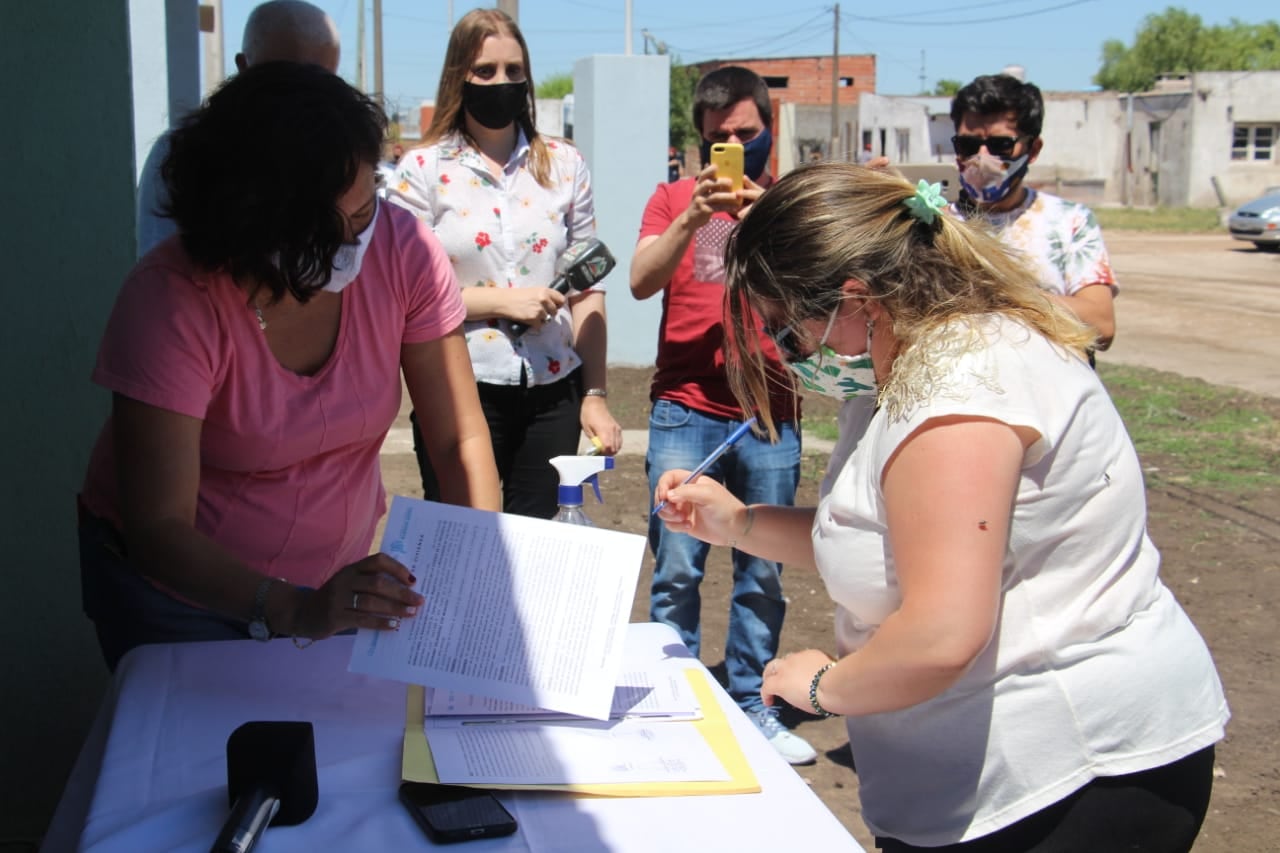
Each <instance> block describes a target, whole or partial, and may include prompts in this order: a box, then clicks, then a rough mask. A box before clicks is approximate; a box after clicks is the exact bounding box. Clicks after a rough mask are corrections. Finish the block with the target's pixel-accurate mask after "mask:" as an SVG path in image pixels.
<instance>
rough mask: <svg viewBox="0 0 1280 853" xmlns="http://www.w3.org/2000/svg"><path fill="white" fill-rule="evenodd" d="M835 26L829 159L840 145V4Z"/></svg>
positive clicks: (832, 51) (832, 49)
mask: <svg viewBox="0 0 1280 853" xmlns="http://www.w3.org/2000/svg"><path fill="white" fill-rule="evenodd" d="M835 16H836V19H835V26H834V27H832V29H831V36H832V38H831V151H830V152H829V153H828V154H827V159H828V160H834V159H836V151H837V149H839V147H840V4H839V3H837V4H836V8H835Z"/></svg>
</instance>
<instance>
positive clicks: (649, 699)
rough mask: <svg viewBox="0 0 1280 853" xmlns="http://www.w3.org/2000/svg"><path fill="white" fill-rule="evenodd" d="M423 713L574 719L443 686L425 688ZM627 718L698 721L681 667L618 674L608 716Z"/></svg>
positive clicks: (455, 715)
mask: <svg viewBox="0 0 1280 853" xmlns="http://www.w3.org/2000/svg"><path fill="white" fill-rule="evenodd" d="M624 665H625V664H624ZM426 713H427V716H428V717H469V718H480V719H504V718H515V719H518V720H521V721H525V720H535V719H536V720H557V719H559V720H565V719H574V718H573V717H570V716H568V715H566V714H561V713H558V712H554V711H547V710H546V709H544V708H535V707H533V706H532V705H519V704H517V703H515V702H504V701H502V700H500V699H493V698H491V697H487V696H474V695H472V694H470V693H459V692H458V691H456V690H445V689H442V688H427V692H426ZM626 717H647V718H650V719H684V720H697V719H701V717H702V711H701V709H700V708H699V707H698V699H697V697H696V696H694V695H693V689H692V688H691V687H690V686H689V680H688V679H687V678H685V676H684V671H683V670H675V671H670V670H668V671H663V672H656V671H655V672H646V671H644V670H637V671H635V672H623V673H622V674H621V675H620V676H618V685H617V687H615V688H614V691H613V706H612V707H611V708H610V709H609V718H610V719H611V720H620V719H623V718H626Z"/></svg>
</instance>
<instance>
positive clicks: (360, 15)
mask: <svg viewBox="0 0 1280 853" xmlns="http://www.w3.org/2000/svg"><path fill="white" fill-rule="evenodd" d="M356 88H357V89H359V90H360V91H361V92H367V91H368V90H367V89H366V88H365V86H364V0H360V2H359V3H357V4H356Z"/></svg>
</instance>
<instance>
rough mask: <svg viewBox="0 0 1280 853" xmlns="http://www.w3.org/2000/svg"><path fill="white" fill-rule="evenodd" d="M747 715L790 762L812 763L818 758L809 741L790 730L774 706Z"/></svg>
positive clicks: (766, 738)
mask: <svg viewBox="0 0 1280 853" xmlns="http://www.w3.org/2000/svg"><path fill="white" fill-rule="evenodd" d="M747 716H748V717H750V718H751V722H753V723H755V724H756V728H758V729H759V730H760V731H761V733H762V734H764V737H765V740H767V741H769V744H770V745H771V746H772V747H773V748H774V749H776V750H777V751H778V754H779V755H781V756H782V757H783V758H784V759H785V760H786V762H787V763H788V764H812V763H814V762H815V761H817V760H818V753H817V752H816V751H814V748H813V747H812V746H810V745H809V742H808V741H807V740H805V739H804V738H802V737H800V736H799V735H797V734H792V733H791V732H790V731H788V730H787V727H786V726H784V725H782V721H781V720H779V719H778V712H777V711H775V710H774V709H773V708H761V709H760V710H759V711H753V712H752V713H750V714H748V715H747Z"/></svg>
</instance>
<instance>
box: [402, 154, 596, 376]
mask: <svg viewBox="0 0 1280 853" xmlns="http://www.w3.org/2000/svg"><path fill="white" fill-rule="evenodd" d="M546 144H547V149H548V151H549V152H550V154H551V175H550V177H551V186H550V187H544V186H542V185H541V184H539V183H538V182H537V181H536V180H534V177H533V174H532V173H531V172H530V171H529V142H528V140H527V139H526V138H525V136H524V134H523V133H521V134H520V137H519V139H518V140H517V141H516V147H515V150H514V151H513V152H512V153H511V157H510V159H509V160H508V161H507V164H506V167H505V168H504V169H503V171H502V174H501V175H492V174H490V173H489V170H488V167H486V165H485V162H484V158H482V157H481V156H480V154H479V152H477V151H476V150H475V149H474V148H472V147H471V145H470V144H469V143H468V142H467V141H466V139H465V138H463V137H462V136H460V135H453V136H450V137H446V138H445V139H442V140H440V141H439V142H437V143H435V144H434V145H428V146H426V147H423V148H418V149H414V150H412V151H409V152H407V153H406V154H405V155H404V157H402V158H401V160H400V162H399V164H398V165H397V166H396V170H395V175H394V177H393V178H392V180H391V182H390V184H389V185H388V187H387V198H388V199H389V200H390V201H391V202H393V203H394V204H398V205H400V206H401V207H404V208H407V209H408V210H411V211H413V213H415V214H416V215H417V216H418V217H420V218H421V219H423V220H425V221H426V222H427V223H429V224H430V225H431V227H432V229H433V230H434V231H435V234H436V236H437V237H438V238H439V239H440V242H441V243H443V244H444V247H445V250H446V251H447V252H448V253H449V260H450V262H451V263H452V264H453V270H454V273H455V274H456V275H457V278H458V283H459V285H460V286H462V287H546V286H548V285H549V284H551V282H552V280H553V279H554V278H555V276H556V270H555V266H556V260H557V259H558V258H559V257H560V255H561V254H563V253H564V250H565V249H566V248H568V247H569V246H570V245H571V244H572V243H575V242H577V241H578V240H584V239H587V238H590V237H593V236H595V230H596V220H595V202H594V200H593V197H592V193H591V175H590V173H589V172H588V171H587V164H586V161H584V160H583V159H582V155H581V154H580V153H579V152H578V149H577V148H575V147H574V146H573V145H571V144H569V143H568V142H565V141H564V140H562V139H552V138H546ZM592 290H594V291H603V290H604V287H603V286H600V285H597V286H596V287H594V288H592ZM464 331H465V334H466V339H467V348H468V350H469V351H470V353H471V365H472V368H473V369H474V370H475V374H476V380H477V381H479V382H488V383H490V384H493V385H519V384H520V378H521V375H522V374H524V375H525V377H526V378H527V383H528V384H529V385H530V386H533V385H546V384H549V383H551V382H555V381H556V380H558V379H563V378H565V377H566V376H568V375H569V374H570V373H572V372H573V371H574V370H575V369H577V367H578V366H579V365H580V364H581V363H582V360H581V359H580V358H579V357H578V354H577V353H576V352H574V349H573V321H572V318H571V317H570V315H569V309H568V307H567V305H566V307H565V308H562V309H560V313H559V316H558V317H556V320H555V322H552V323H547V324H546V325H545V326H542V327H541V328H540V329H529V330H528V331H526V332H525V333H524V334H523V335H521V336H518V337H517V336H514V335H512V334H511V333H510V324H509V323H508V322H507V321H506V320H496V319H494V320H472V321H467V322H466V323H465V325H464Z"/></svg>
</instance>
